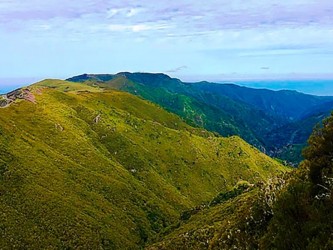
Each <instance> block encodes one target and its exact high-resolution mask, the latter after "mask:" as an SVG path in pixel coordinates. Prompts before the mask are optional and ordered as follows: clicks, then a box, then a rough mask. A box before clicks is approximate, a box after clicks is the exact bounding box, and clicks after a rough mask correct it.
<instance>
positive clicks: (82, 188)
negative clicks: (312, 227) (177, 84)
mask: <svg viewBox="0 0 333 250" xmlns="http://www.w3.org/2000/svg"><path fill="white" fill-rule="evenodd" d="M14 96H15V98H16V100H15V101H13V102H12V103H10V105H9V106H7V107H5V108H0V211H1V213H0V221H1V223H0V235H1V237H0V246H1V248H3V249H41V248H43V249H46V248H47V249H74V248H75V249H76V248H82V249H139V248H141V247H143V246H144V245H145V244H147V243H148V242H151V241H152V240H153V239H154V238H155V237H156V236H157V235H158V234H159V233H160V232H162V231H163V230H165V228H167V227H168V226H171V225H173V224H174V223H176V222H177V221H178V219H179V217H180V215H181V213H182V212H184V211H187V210H189V209H191V208H193V207H195V206H198V205H200V204H202V203H205V202H207V201H210V200H212V199H213V198H214V197H215V196H217V195H218V194H219V193H220V192H227V191H228V190H231V189H232V188H233V187H234V185H236V183H238V182H239V181H242V180H246V181H248V182H250V183H257V182H258V181H265V180H267V179H268V178H269V177H270V176H273V175H276V174H278V173H281V172H284V171H286V169H285V168H284V167H283V166H281V165H280V164H279V163H277V162H275V161H274V160H272V159H271V158H269V157H268V156H266V155H264V154H262V153H260V152H259V151H258V150H257V149H255V148H253V147H252V146H250V145H249V144H247V143H246V142H244V141H243V140H241V139H240V138H238V137H230V138H221V137H217V136H216V135H214V134H212V133H210V132H207V131H205V130H203V129H198V128H193V127H191V126H189V125H187V124H186V123H185V122H183V121H182V120H181V119H180V118H179V117H178V116H176V115H173V114H171V113H168V112H166V111H165V110H163V109H162V108H160V107H158V106H156V105H155V104H152V103H150V102H147V101H145V100H142V99H140V98H138V97H135V96H133V95H131V94H128V93H125V92H120V91H115V90H111V91H103V90H102V89H100V88H98V87H95V86H93V85H92V86H87V85H83V84H74V83H71V82H65V81H60V80H46V81H42V82H40V83H36V84H34V85H32V86H30V87H28V88H26V89H25V90H22V91H19V92H18V93H17V94H15V95H14Z"/></svg>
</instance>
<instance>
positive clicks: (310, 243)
mask: <svg viewBox="0 0 333 250" xmlns="http://www.w3.org/2000/svg"><path fill="white" fill-rule="evenodd" d="M308 143H309V146H308V147H306V149H305V151H304V157H305V160H304V161H303V162H302V163H301V164H300V167H299V168H298V169H297V170H295V171H293V172H291V173H289V174H287V175H285V176H281V177H278V178H273V179H271V180H270V181H269V183H268V184H265V185H260V184H258V185H255V186H252V187H251V186H248V185H244V184H243V186H240V187H235V189H234V190H233V191H229V192H226V193H222V194H220V195H218V196H217V198H215V199H213V201H215V203H214V202H211V203H209V204H208V205H206V206H201V207H199V208H197V209H194V210H191V211H190V213H187V214H186V215H187V216H183V220H181V221H180V222H179V223H178V224H175V225H174V226H173V227H170V229H169V230H168V231H166V232H165V233H164V234H161V237H160V239H159V242H158V243H155V244H152V245H151V246H149V247H147V249H149V250H155V249H332V247H333V235H332V230H333V222H332V221H333V182H332V177H333V171H332V169H333V164H332V160H333V154H332V152H333V148H332V144H333V114H332V115H331V116H330V117H329V118H328V119H325V120H324V122H323V123H322V124H321V126H318V127H317V128H316V129H315V130H314V131H313V133H312V135H311V136H310V139H309V141H308ZM188 214H189V215H190V216H189V215H188Z"/></svg>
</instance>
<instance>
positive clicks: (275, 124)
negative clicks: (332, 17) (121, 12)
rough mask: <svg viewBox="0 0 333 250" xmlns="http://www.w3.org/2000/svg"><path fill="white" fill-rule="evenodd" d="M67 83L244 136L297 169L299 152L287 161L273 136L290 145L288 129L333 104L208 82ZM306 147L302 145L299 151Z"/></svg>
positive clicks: (142, 76) (100, 78) (141, 76)
mask: <svg viewBox="0 0 333 250" xmlns="http://www.w3.org/2000/svg"><path fill="white" fill-rule="evenodd" d="M121 77H124V78H123V81H118V80H119V79H120V78H121ZM117 79H118V80H117ZM68 80H71V81H77V82H82V83H88V84H97V85H99V86H101V87H104V88H111V89H112V88H115V89H120V90H123V91H127V92H130V93H132V94H135V95H139V96H141V97H143V98H145V99H147V100H150V101H152V102H154V103H157V104H159V105H161V106H162V107H164V108H166V109H167V110H169V111H171V112H174V113H176V114H178V115H180V116H181V117H183V118H184V119H185V120H186V121H187V122H189V123H190V124H191V125H196V126H199V127H204V128H206V129H208V130H210V131H215V132H218V133H220V134H221V135H223V136H229V135H239V136H241V137H242V138H243V139H245V140H246V141H248V142H249V143H251V144H252V145H254V146H256V147H258V148H260V149H261V150H262V151H264V152H267V153H268V154H269V155H271V156H275V157H281V158H282V159H284V160H287V161H288V162H290V163H292V164H294V165H297V163H299V161H300V160H301V155H300V151H297V153H295V155H294V156H286V155H285V154H284V148H285V147H289V144H288V143H285V144H284V145H281V146H279V148H277V147H276V145H275V144H274V143H272V140H270V137H271V132H272V131H274V133H275V134H276V133H280V135H279V136H278V137H276V138H280V137H281V142H280V141H279V142H278V145H280V144H281V143H282V142H289V141H291V140H290V138H288V136H289V135H287V134H286V135H285V138H283V136H284V134H283V130H282V129H283V128H284V127H286V126H288V124H290V127H293V125H292V124H293V123H297V122H299V123H302V120H305V119H306V117H305V116H306V114H307V113H309V112H310V113H311V110H312V109H316V108H319V109H320V110H322V109H325V107H326V106H327V105H329V104H330V103H331V102H332V100H333V97H325V96H313V95H308V94H303V93H300V92H297V91H293V90H278V91H274V90H268V89H253V88H248V87H244V86H238V85H234V84H220V83H209V82H199V83H186V82H182V81H181V80H179V79H177V78H171V77H169V76H168V75H165V74H162V73H156V74H150V73H129V72H122V73H118V74H109V75H108V74H103V75H98V74H85V75H80V76H77V77H74V78H69V79H68ZM94 82H95V83H94ZM332 108H333V106H332ZM192 113H193V114H196V115H193V114H192ZM326 114H327V112H326ZM219 117H220V119H218V118H219ZM313 121H317V120H315V119H313ZM303 124H307V127H306V129H305V130H306V131H307V132H306V135H305V137H302V138H307V137H308V136H309V135H310V132H311V130H312V128H313V126H314V125H315V123H314V122H312V123H309V122H303ZM294 132H295V133H296V131H293V133H294ZM305 144H306V140H304V139H303V141H302V142H301V143H300V145H302V146H299V147H304V146H305ZM295 146H297V145H295ZM297 147H298V146H297Z"/></svg>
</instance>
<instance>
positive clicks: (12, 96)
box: [0, 88, 36, 108]
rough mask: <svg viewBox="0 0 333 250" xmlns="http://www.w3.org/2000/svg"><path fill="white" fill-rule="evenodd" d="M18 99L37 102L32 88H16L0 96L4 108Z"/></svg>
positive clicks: (0, 105) (0, 103)
mask: <svg viewBox="0 0 333 250" xmlns="http://www.w3.org/2000/svg"><path fill="white" fill-rule="evenodd" d="M16 100H27V101H29V102H32V103H36V99H35V96H34V95H33V93H31V91H30V89H28V88H24V89H16V90H14V91H11V92H9V93H7V94H6V95H3V96H0V107H1V108H4V107H6V106H8V105H10V104H11V103H12V102H14V101H16Z"/></svg>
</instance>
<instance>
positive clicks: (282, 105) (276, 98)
mask: <svg viewBox="0 0 333 250" xmlns="http://www.w3.org/2000/svg"><path fill="white" fill-rule="evenodd" d="M190 85H191V88H192V89H194V91H202V92H209V93H214V94H216V95H225V96H228V97H230V98H231V99H233V100H239V101H241V102H244V103H247V104H250V105H252V106H254V107H256V108H258V109H259V110H262V111H264V112H265V113H267V114H270V115H273V116H278V117H280V118H282V119H286V120H290V121H294V120H298V119H300V118H302V115H303V113H304V112H307V111H308V110H309V109H311V108H313V107H315V106H317V105H321V104H323V103H326V102H329V101H332V100H333V98H332V97H322V96H313V95H307V94H303V93H299V92H297V91H290V90H280V91H272V90H268V89H252V88H247V87H242V86H238V85H235V84H214V83H193V84H190Z"/></svg>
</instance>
